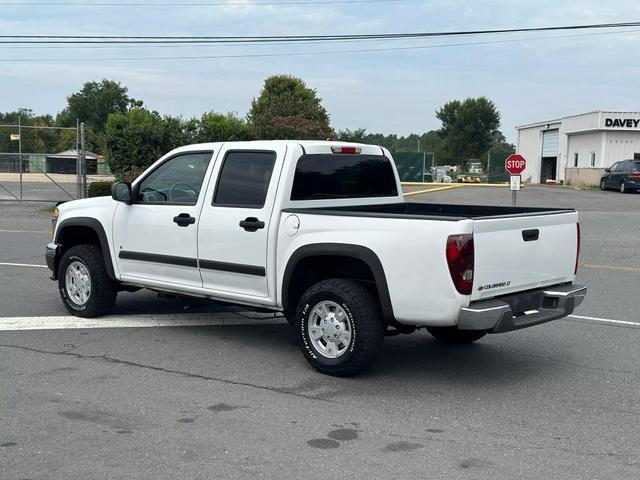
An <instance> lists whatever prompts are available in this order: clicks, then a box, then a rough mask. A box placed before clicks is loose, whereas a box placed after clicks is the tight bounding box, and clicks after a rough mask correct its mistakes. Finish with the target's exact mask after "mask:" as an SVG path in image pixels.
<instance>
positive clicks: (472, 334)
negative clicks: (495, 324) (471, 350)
mask: <svg viewBox="0 0 640 480" xmlns="http://www.w3.org/2000/svg"><path fill="white" fill-rule="evenodd" d="M427 331H428V332H429V333H430V334H431V335H433V337H434V338H435V339H436V340H438V341H439V342H441V343H446V344H448V345H466V344H469V343H473V342H475V341H477V340H480V339H481V338H482V337H484V336H485V335H486V334H487V332H482V331H475V330H458V328H457V327H427Z"/></svg>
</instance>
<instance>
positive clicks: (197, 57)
mask: <svg viewBox="0 0 640 480" xmlns="http://www.w3.org/2000/svg"><path fill="white" fill-rule="evenodd" d="M639 31H640V30H627V31H617V32H602V33H586V34H576V35H556V36H547V37H537V38H513V39H503V40H488V41H481V42H463V43H445V44H437V45H419V46H407V47H388V48H367V49H352V50H327V51H313V52H311V51H307V52H277V53H247V54H229V55H194V56H173V57H102V58H87V57H82V58H18V59H7V58H2V59H0V62H3V63H6V62H20V63H25V62H78V61H121V60H123V61H140V60H214V59H227V58H268V57H297V56H309V55H335V54H348V53H371V52H391V51H407V50H428V49H436V48H448V47H465V46H478V45H495V44H504V43H516V42H527V41H540V40H552V39H559V38H576V37H589V36H597V35H612V34H616V33H630V32H639Z"/></svg>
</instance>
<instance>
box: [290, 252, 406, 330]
mask: <svg viewBox="0 0 640 480" xmlns="http://www.w3.org/2000/svg"><path fill="white" fill-rule="evenodd" d="M322 256H341V257H350V258H355V259H357V260H360V261H362V262H364V263H365V264H366V265H367V266H368V267H369V269H370V270H371V273H372V274H373V278H374V280H375V283H376V290H377V293H378V298H379V300H380V308H381V310H382V316H383V318H384V319H385V320H386V321H388V322H392V323H393V322H395V316H394V314H393V305H392V303H391V296H390V295H389V286H388V284H387V277H386V275H385V273H384V268H383V266H382V262H381V261H380V258H378V255H376V253H375V252H374V251H373V250H371V249H370V248H367V247H364V246H362V245H354V244H347V243H316V244H310V245H304V246H302V247H300V248H298V249H297V250H296V251H294V252H293V254H292V255H291V256H290V257H289V260H288V261H287V266H286V267H285V270H284V274H283V276H282V291H281V294H282V297H281V298H282V305H283V306H284V307H285V308H286V306H287V305H288V301H289V286H290V283H291V279H292V277H293V273H294V272H295V270H296V267H297V266H298V264H299V263H300V262H301V261H302V260H304V259H305V258H309V257H322Z"/></svg>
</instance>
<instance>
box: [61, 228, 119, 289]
mask: <svg viewBox="0 0 640 480" xmlns="http://www.w3.org/2000/svg"><path fill="white" fill-rule="evenodd" d="M69 227H84V228H88V229H90V230H93V232H94V233H95V234H96V236H97V237H98V242H99V243H100V250H101V252H102V258H103V259H104V266H105V269H106V271H107V276H108V277H109V279H111V280H114V281H118V278H117V277H116V273H115V269H114V268H113V260H112V259H111V249H110V247H109V240H108V238H107V234H106V233H105V230H104V227H103V226H102V223H100V221H99V220H97V219H95V218H91V217H74V218H68V219H66V220H63V221H62V222H61V223H60V224H59V225H58V228H57V229H56V237H55V239H54V242H55V243H57V244H61V238H62V232H63V231H64V230H65V229H67V228H69Z"/></svg>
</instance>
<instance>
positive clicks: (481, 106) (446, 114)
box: [436, 97, 500, 169]
mask: <svg viewBox="0 0 640 480" xmlns="http://www.w3.org/2000/svg"><path fill="white" fill-rule="evenodd" d="M436 116H437V117H438V119H439V120H440V121H441V122H442V128H441V130H440V132H439V133H440V137H441V138H442V141H443V153H444V157H445V158H444V160H446V161H447V163H451V164H453V165H461V167H462V168H463V169H464V168H465V167H466V162H467V160H469V159H472V158H482V157H483V156H484V155H485V154H486V153H487V152H488V151H489V149H490V148H491V146H492V144H493V141H494V138H495V136H496V134H497V132H499V130H498V129H499V128H500V113H499V112H498V109H497V108H496V105H495V104H494V103H493V102H492V101H491V100H489V99H487V98H485V97H480V98H467V99H466V100H463V101H460V100H453V101H451V102H449V103H447V104H445V105H444V106H443V107H442V108H441V109H440V110H438V111H437V112H436ZM438 163H440V164H442V163H443V162H438Z"/></svg>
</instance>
